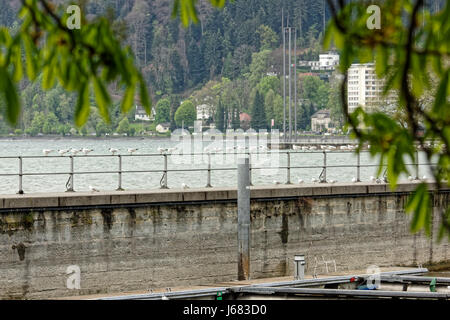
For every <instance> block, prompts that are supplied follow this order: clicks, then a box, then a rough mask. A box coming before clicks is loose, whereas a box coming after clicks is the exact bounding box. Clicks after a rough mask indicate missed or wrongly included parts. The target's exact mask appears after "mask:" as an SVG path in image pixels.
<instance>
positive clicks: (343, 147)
mask: <svg viewBox="0 0 450 320" xmlns="http://www.w3.org/2000/svg"><path fill="white" fill-rule="evenodd" d="M340 149H341V150H348V147H347V146H341V147H340Z"/></svg>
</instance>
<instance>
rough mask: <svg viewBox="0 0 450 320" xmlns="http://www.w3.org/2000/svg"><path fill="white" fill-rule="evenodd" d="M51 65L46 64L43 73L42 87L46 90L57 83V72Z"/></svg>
mask: <svg viewBox="0 0 450 320" xmlns="http://www.w3.org/2000/svg"><path fill="white" fill-rule="evenodd" d="M54 71H55V70H54V68H53V67H52V66H51V65H46V66H45V67H44V70H43V75H42V87H43V88H44V90H48V89H51V88H52V87H53V86H54V85H55V72H54Z"/></svg>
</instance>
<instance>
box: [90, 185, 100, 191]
mask: <svg viewBox="0 0 450 320" xmlns="http://www.w3.org/2000/svg"><path fill="white" fill-rule="evenodd" d="M89 190H91V191H92V192H100V190H98V189H95V188H94V187H93V186H89Z"/></svg>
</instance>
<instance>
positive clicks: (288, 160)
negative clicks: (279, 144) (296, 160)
mask: <svg viewBox="0 0 450 320" xmlns="http://www.w3.org/2000/svg"><path fill="white" fill-rule="evenodd" d="M286 154H287V177H286V180H287V181H286V184H291V154H290V153H289V152H286Z"/></svg>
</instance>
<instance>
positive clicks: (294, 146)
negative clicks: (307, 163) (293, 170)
mask: <svg viewBox="0 0 450 320" xmlns="http://www.w3.org/2000/svg"><path fill="white" fill-rule="evenodd" d="M292 149H293V150H301V149H302V147H301V146H296V145H295V144H294V145H293V146H292Z"/></svg>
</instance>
